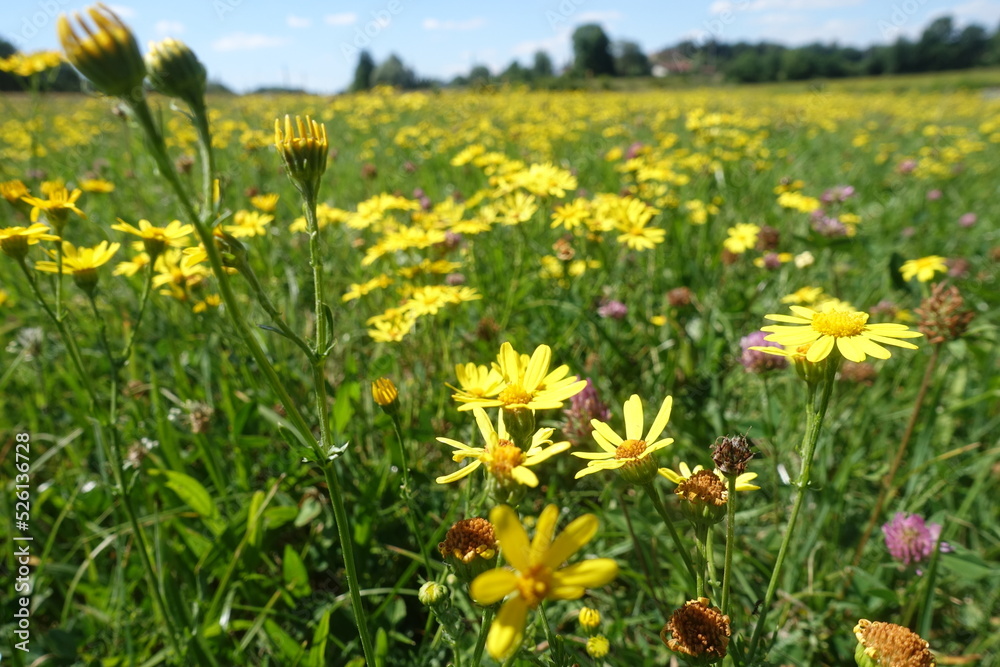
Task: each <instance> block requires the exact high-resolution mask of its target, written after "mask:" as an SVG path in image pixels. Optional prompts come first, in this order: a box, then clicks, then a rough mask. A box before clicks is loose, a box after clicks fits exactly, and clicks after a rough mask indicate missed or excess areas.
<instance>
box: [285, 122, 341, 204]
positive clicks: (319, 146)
mask: <svg viewBox="0 0 1000 667" xmlns="http://www.w3.org/2000/svg"><path fill="white" fill-rule="evenodd" d="M274 147H275V148H277V149H278V155H280V156H281V161H282V162H284V164H285V170H286V171H287V172H288V177H289V178H290V179H292V181H293V182H294V183H295V184H296V186H297V187H305V188H309V189H310V190H311V191H312V194H313V195H315V193H316V189H317V188H318V187H319V180H320V177H321V176H322V175H323V172H325V171H326V161H327V158H328V153H329V148H330V145H329V143H328V142H327V139H326V126H325V125H323V123H317V122H316V121H314V120H313V119H311V118H310V117H309V116H306V119H305V122H303V121H302V119H301V118H299V117H298V116H296V117H295V126H294V127H293V126H292V119H291V117H289V116H288V115H287V114H286V115H285V127H284V131H282V128H281V121H280V120H279V119H277V118H276V119H275V120H274Z"/></svg>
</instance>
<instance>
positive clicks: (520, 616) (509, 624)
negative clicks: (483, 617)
mask: <svg viewBox="0 0 1000 667" xmlns="http://www.w3.org/2000/svg"><path fill="white" fill-rule="evenodd" d="M527 618H528V603H527V602H525V601H524V598H522V597H521V596H520V595H518V596H517V597H515V598H512V599H510V600H507V603H506V604H505V605H504V606H503V607H501V608H500V613H499V614H497V617H496V618H495V619H493V625H491V626H490V634H489V635H488V636H487V637H486V650H487V651H488V652H489V654H490V656H491V657H492V658H493V659H494V660H505V659H507V658H509V657H510V656H511V655H513V654H514V651H516V650H517V649H518V648H520V647H521V641H522V640H523V639H524V622H525V620H527Z"/></svg>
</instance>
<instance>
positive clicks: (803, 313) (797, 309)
mask: <svg viewBox="0 0 1000 667" xmlns="http://www.w3.org/2000/svg"><path fill="white" fill-rule="evenodd" d="M788 310H790V311H792V312H793V313H795V314H796V315H798V316H799V317H801V318H803V319H806V320H809V321H810V322H812V319H813V318H814V317H816V314H817V313H816V311H815V310H813V309H812V308H806V307H805V306H789V307H788Z"/></svg>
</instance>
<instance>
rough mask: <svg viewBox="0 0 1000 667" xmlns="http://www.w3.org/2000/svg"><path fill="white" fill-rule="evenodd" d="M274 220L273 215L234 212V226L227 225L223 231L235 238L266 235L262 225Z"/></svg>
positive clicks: (255, 212)
mask: <svg viewBox="0 0 1000 667" xmlns="http://www.w3.org/2000/svg"><path fill="white" fill-rule="evenodd" d="M272 220H274V216H273V215H267V214H265V213H261V212H260V211H236V213H235V214H234V215H233V222H235V223H236V224H235V225H227V226H226V227H225V228H224V229H225V230H226V231H227V232H229V233H230V234H232V235H233V236H235V237H236V238H238V239H240V238H252V237H254V236H263V235H265V234H267V229H265V227H264V225H267V224H269V223H270V222H271V221H272Z"/></svg>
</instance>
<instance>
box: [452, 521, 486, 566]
mask: <svg viewBox="0 0 1000 667" xmlns="http://www.w3.org/2000/svg"><path fill="white" fill-rule="evenodd" d="M496 548H497V539H496V535H495V533H494V532H493V524H491V523H490V522H489V521H487V520H486V519H481V518H479V517H475V518H472V519H462V520H461V521H456V522H455V523H454V524H453V525H452V527H451V528H449V529H448V533H447V535H445V538H444V542H441V543H440V544H438V551H440V552H441V557H442V558H447V557H448V556H454V557H455V558H457V559H459V560H460V561H462V562H464V563H468V562H470V561H472V560H473V559H475V558H476V557H477V556H478V557H482V558H486V559H490V558H493V556H495V555H496Z"/></svg>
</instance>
